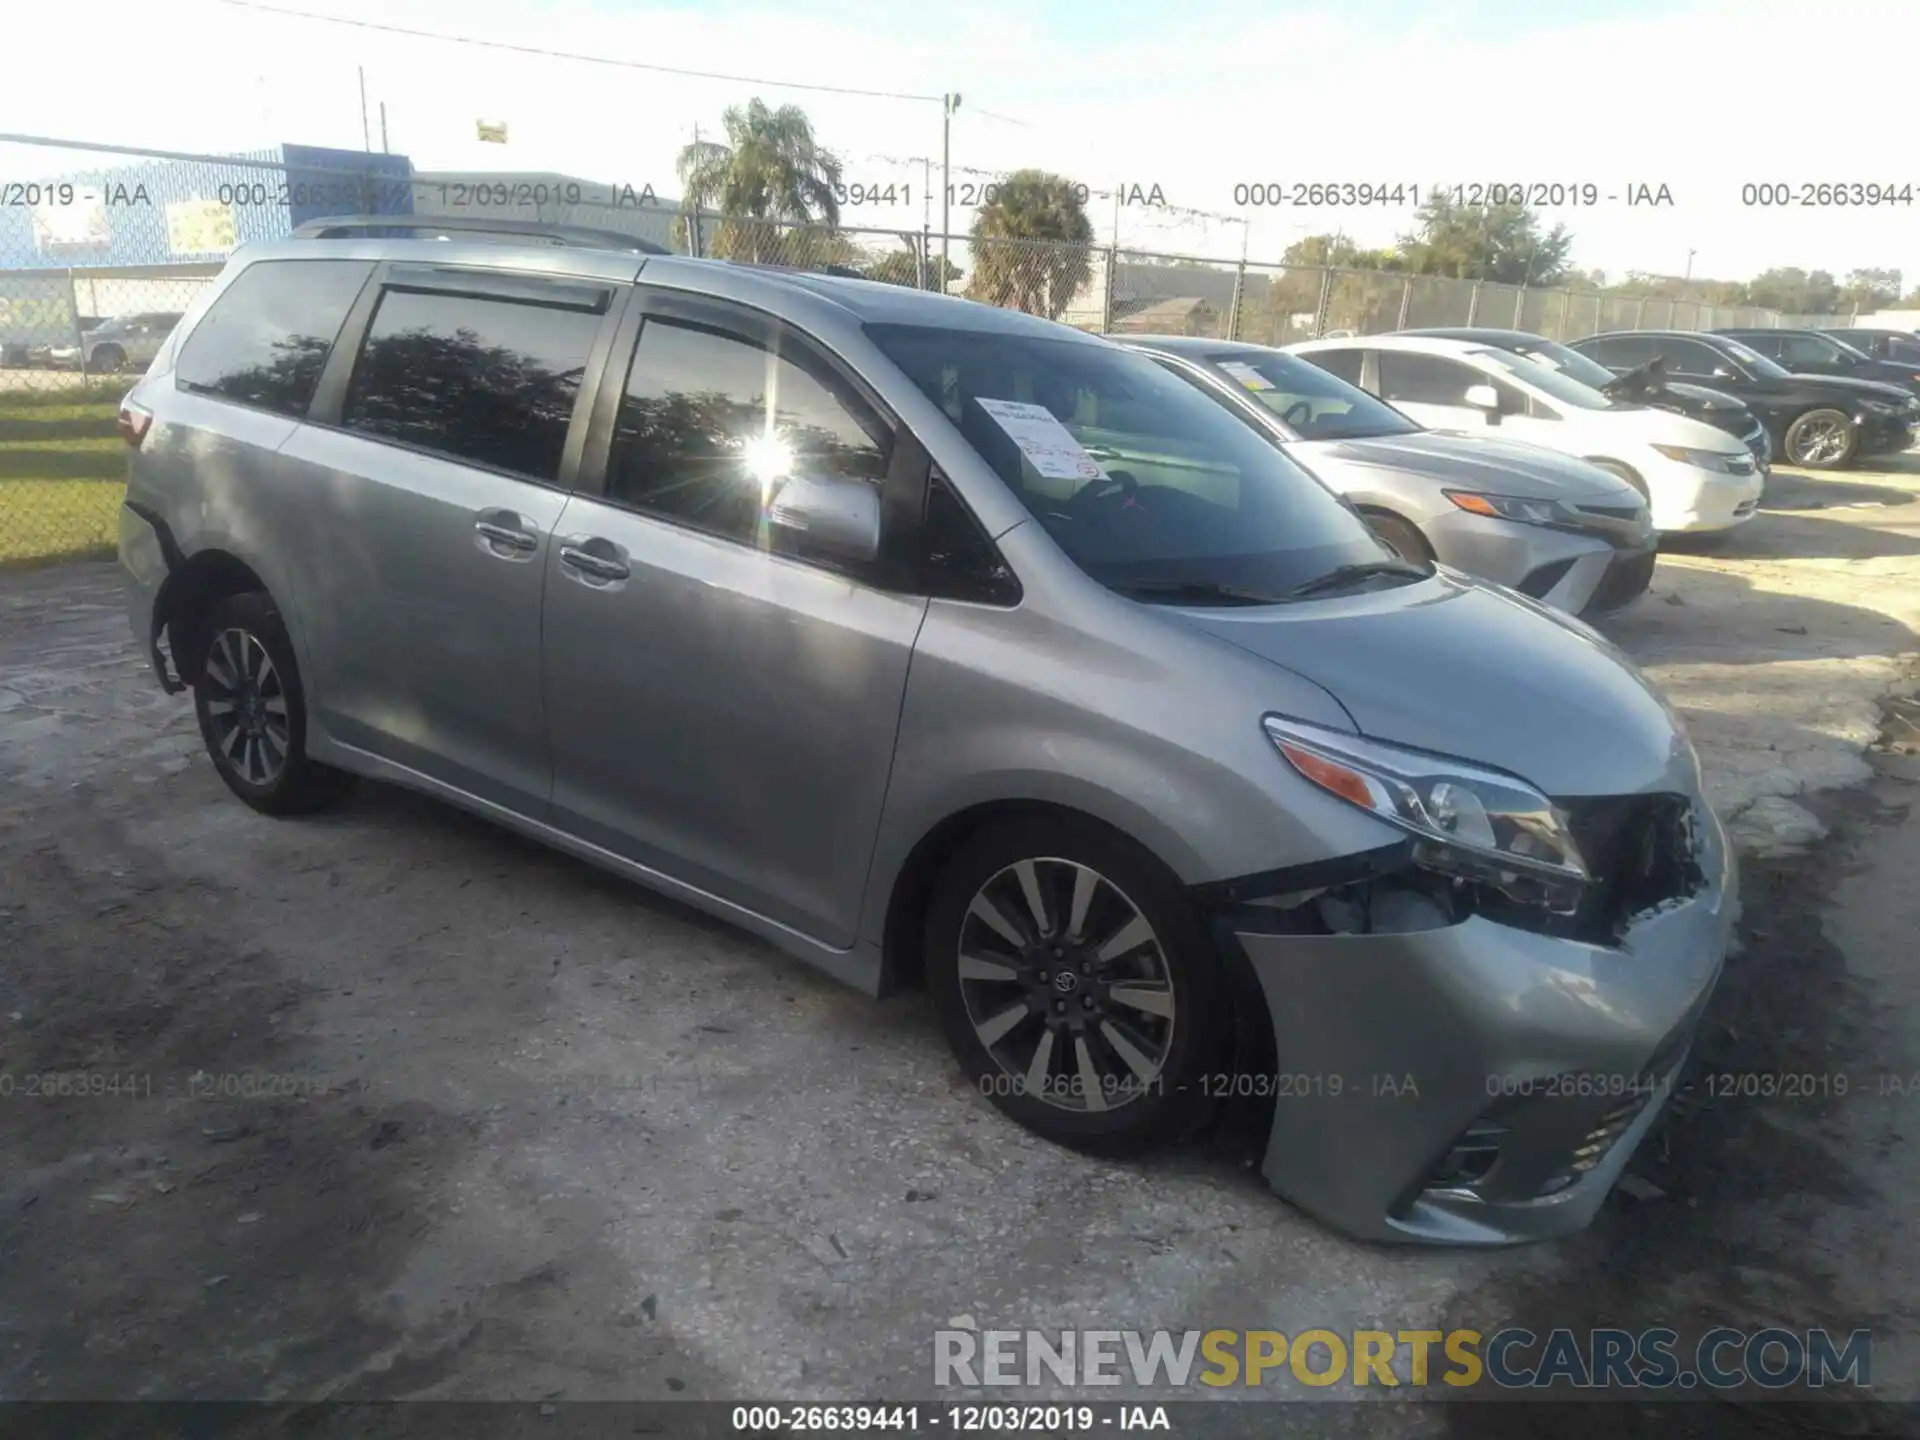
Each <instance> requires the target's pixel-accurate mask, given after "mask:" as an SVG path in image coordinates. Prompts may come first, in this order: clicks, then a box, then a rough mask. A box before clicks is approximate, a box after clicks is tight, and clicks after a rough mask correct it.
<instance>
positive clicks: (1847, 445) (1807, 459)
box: [1781, 410, 1860, 470]
mask: <svg viewBox="0 0 1920 1440" xmlns="http://www.w3.org/2000/svg"><path fill="white" fill-rule="evenodd" d="M1781 449H1782V450H1783V451H1785V458H1786V462H1787V463H1788V464H1789V465H1797V466H1799V467H1800V468H1801V469H1802V470H1844V469H1845V468H1846V467H1847V466H1849V465H1851V464H1852V463H1853V460H1854V456H1855V455H1856V454H1858V453H1859V450H1860V432H1859V430H1857V429H1856V428H1855V427H1854V424H1853V421H1852V419H1851V418H1850V417H1849V416H1848V415H1847V413H1846V412H1845V411H1843V410H1809V411H1807V413H1806V414H1804V415H1802V416H1799V417H1798V418H1797V419H1795V420H1794V422H1793V424H1791V425H1789V426H1788V427H1787V438H1786V443H1785V444H1784V445H1782V446H1781Z"/></svg>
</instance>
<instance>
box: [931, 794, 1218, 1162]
mask: <svg viewBox="0 0 1920 1440" xmlns="http://www.w3.org/2000/svg"><path fill="white" fill-rule="evenodd" d="M1036 908H1037V913H1036ZM1016 937H1017V939H1018V942H1019V943H1017V944H1016V943H1015V938H1016ZM926 956H927V961H926V978H927V988H928V991H929V992H930V993H931V994H932V996H933V1000H934V1004H935V1006H936V1007H937V1009H938V1011H939V1015H940V1021H941V1025H942V1028H943V1029H944V1030H945V1031H946V1035H947V1041H948V1043H949V1044H950V1045H951V1046H952V1048H953V1053H954V1055H955V1056H956V1057H957V1058H958V1060H959V1061H960V1065H961V1068H962V1069H963V1070H965V1071H966V1073H967V1078H968V1079H969V1080H970V1081H972V1082H973V1084H974V1085H975V1086H976V1087H978V1088H979V1090H980V1092H981V1093H982V1094H984V1095H985V1096H986V1097H987V1098H988V1099H989V1100H990V1101H991V1102H992V1103H993V1104H994V1106H995V1107H996V1108H998V1109H999V1110H1000V1111H1002V1112H1003V1113H1004V1114H1006V1115H1008V1116H1009V1117H1011V1118H1012V1119H1014V1120H1017V1121H1018V1122H1019V1123H1020V1124H1022V1125H1024V1126H1025V1127H1026V1128H1027V1129H1029V1130H1032V1131H1034V1132H1035V1133H1036V1134H1039V1135H1042V1136H1044V1137H1046V1138H1047V1139H1049V1140H1052V1141H1055V1142H1057V1143H1059V1144H1062V1145H1067V1146H1070V1147H1072V1148H1074V1149H1079V1150H1087V1151H1092V1152H1094V1153H1097V1154H1104V1155H1124V1154H1137V1153H1139V1152H1141V1151H1145V1150H1149V1149H1152V1148H1154V1147H1156V1146H1159V1145H1162V1144H1166V1143H1168V1142H1170V1141H1172V1140H1175V1139H1178V1138H1180V1137H1182V1136H1184V1135H1187V1134H1190V1133H1192V1131H1193V1130H1194V1129H1195V1128H1196V1127H1197V1126H1198V1125H1199V1124H1200V1123H1201V1122H1202V1121H1203V1120H1204V1119H1205V1118H1206V1117H1207V1115H1208V1114H1209V1113H1210V1111H1211V1109H1212V1104H1211V1101H1210V1099H1209V1096H1208V1089H1209V1087H1208V1084H1207V1077H1206V1071H1207V1068H1208V1067H1209V1066H1212V1065H1215V1064H1217V1063H1218V1061H1219V1060H1220V1058H1221V1056H1222V1054H1223V1053H1224V1050H1223V1046H1222V1044H1221V1033H1222V1032H1221V1024H1220V1022H1221V1010H1222V1008H1223V1007H1222V1006H1221V1005H1220V1003H1219V1000H1218V997H1219V996H1220V994H1221V993H1222V990H1223V984H1222V980H1221V965H1220V962H1219V959H1218V957H1217V956H1216V955H1215V954H1214V952H1213V948H1212V945H1211V943H1210V942H1209V940H1208V937H1207V933H1206V928H1205V926H1204V925H1203V923H1202V922H1201V919H1200V916H1199V914H1198V912H1197V911H1196V910H1195V909H1194V907H1193V905H1192V902H1191V901H1190V900H1189V899H1188V898H1187V895H1186V892H1185V890H1184V889H1183V888H1182V886H1181V885H1180V882H1179V881H1178V879H1177V878H1175V876H1174V875H1173V874H1172V873H1171V872H1169V871H1168V870H1167V868H1166V866H1164V865H1163V864H1161V863H1160V862H1159V861H1158V860H1157V859H1155V858H1154V857H1153V856H1152V855H1151V854H1149V853H1148V852H1147V851H1146V850H1144V849H1143V848H1141V847H1140V846H1139V845H1137V844H1135V843H1134V842H1133V841H1132V840H1129V839H1128V838H1126V837H1125V836H1123V835H1120V834H1118V833H1117V832H1115V831H1112V830H1109V829H1108V828H1106V827H1105V826H1103V825H1100V824H1098V823H1097V822H1094V821H1092V820H1088V819H1086V818H1084V817H1079V816H1074V815H1067V814H1060V813H1040V814H1033V815H1027V816H1022V817H1019V818H1017V819H1008V820H1005V821H1001V822H999V823H996V824H992V825H989V826H988V827H987V828H985V829H983V830H982V831H980V832H979V833H978V834H977V835H975V836H974V837H973V838H972V839H971V840H969V841H967V842H966V844H964V845H963V846H962V847H961V848H960V850H959V851H958V852H957V853H956V854H955V855H954V856H953V858H952V859H951V860H949V861H948V862H947V866H946V868H945V869H944V870H943V871H942V872H941V874H940V877H939V879H938V880H937V881H936V882H935V886H934V894H933V902H932V904H931V906H930V907H929V912H928V918H927V949H926ZM1214 1088H1216V1089H1217V1088H1218V1087H1214Z"/></svg>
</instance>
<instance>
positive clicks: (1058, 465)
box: [974, 399, 1107, 480]
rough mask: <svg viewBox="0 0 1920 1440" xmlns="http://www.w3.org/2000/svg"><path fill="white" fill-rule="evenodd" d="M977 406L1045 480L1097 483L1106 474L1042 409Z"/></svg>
mask: <svg viewBox="0 0 1920 1440" xmlns="http://www.w3.org/2000/svg"><path fill="white" fill-rule="evenodd" d="M974 403H975V404H977V405H978V406H979V407H980V408H981V409H982V410H984V411H986V412H987V414H989V415H991V416H992V417H993V419H994V423H996V424H997V425H999V427H1000V428H1001V429H1002V430H1004V431H1006V432H1007V438H1008V439H1010V440H1012V441H1013V443H1014V444H1015V445H1017V446H1019V447H1020V453H1021V454H1022V455H1024V456H1025V457H1026V459H1027V463H1028V464H1029V465H1031V466H1033V468H1034V469H1035V470H1036V471H1037V472H1038V473H1039V474H1040V476H1041V477H1042V478H1043V479H1047V480H1100V479H1104V478H1105V476H1106V473H1107V472H1106V471H1104V470H1102V469H1101V468H1100V462H1099V461H1098V460H1095V459H1094V458H1093V457H1092V456H1091V455H1089V454H1088V453H1087V452H1086V451H1085V450H1084V449H1082V448H1081V445H1080V442H1079V441H1078V440H1076V439H1074V438H1073V433H1072V432H1071V431H1070V430H1068V429H1067V427H1066V426H1064V425H1062V424H1061V423H1060V422H1059V420H1057V419H1055V418H1054V414H1053V412H1052V411H1051V410H1049V409H1047V407H1046V406H1044V405H1031V404H1028V403H1027V402H1026V401H1024V400H982V399H976V400H975V402H974Z"/></svg>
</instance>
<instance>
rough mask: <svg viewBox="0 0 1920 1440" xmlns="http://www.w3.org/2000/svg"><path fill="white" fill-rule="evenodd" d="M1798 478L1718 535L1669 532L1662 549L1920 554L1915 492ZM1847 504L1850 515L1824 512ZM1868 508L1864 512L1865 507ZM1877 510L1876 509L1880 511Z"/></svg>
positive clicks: (1779, 554)
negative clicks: (1839, 489) (1830, 490)
mask: <svg viewBox="0 0 1920 1440" xmlns="http://www.w3.org/2000/svg"><path fill="white" fill-rule="evenodd" d="M1813 483H1814V484H1818V485H1820V486H1821V488H1820V489H1819V490H1815V489H1813V488H1811V486H1810V485H1809V486H1807V487H1805V488H1803V487H1802V486H1801V485H1799V484H1796V485H1795V486H1794V487H1793V488H1792V489H1791V490H1790V491H1789V492H1787V493H1786V494H1784V495H1782V496H1781V497H1779V498H1778V499H1777V500H1776V499H1775V498H1773V497H1769V499H1768V502H1767V506H1766V508H1764V509H1763V510H1762V511H1761V512H1760V513H1759V514H1758V515H1756V516H1755V517H1754V518H1753V519H1752V520H1750V521H1748V522H1747V523H1746V524H1745V525H1742V526H1741V527H1740V528H1739V529H1737V530H1732V531H1725V532H1722V533H1720V534H1717V535H1669V536H1664V537H1662V539H1661V541H1660V553H1661V554H1662V555H1701V556H1705V557H1707V558H1709V559H1716V560H1761V559H1768V560H1773V559H1778V560H1876V559H1882V558H1886V557H1892V556H1904V555H1920V506H1915V505H1913V501H1914V499H1915V498H1916V497H1915V496H1913V495H1911V494H1909V493H1908V492H1906V491H1904V490H1896V489H1893V488H1891V487H1888V486H1873V487H1864V486H1848V487H1846V490H1847V491H1849V492H1852V493H1854V494H1856V495H1859V494H1861V493H1864V492H1866V491H1867V490H1868V489H1869V488H1870V489H1871V491H1872V493H1873V494H1875V495H1877V496H1880V497H1883V498H1878V499H1862V498H1853V499H1849V498H1845V495H1844V493H1843V495H1842V496H1840V497H1829V496H1828V495H1826V494H1825V493H1824V491H1825V484H1826V482H1813ZM1841 509H1845V510H1847V511H1848V512H1849V514H1848V516H1847V518H1846V519H1841V518H1839V517H1837V516H1830V515H1828V514H1825V513H1823V512H1826V511H1834V510H1841ZM1863 511H1865V512H1866V513H1863ZM1876 512H1878V513H1876Z"/></svg>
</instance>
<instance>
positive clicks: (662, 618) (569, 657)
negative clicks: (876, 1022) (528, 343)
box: [543, 291, 926, 947]
mask: <svg viewBox="0 0 1920 1440" xmlns="http://www.w3.org/2000/svg"><path fill="white" fill-rule="evenodd" d="M645 293H646V292H644V291H642V295H644V294H645ZM635 310H636V314H635V316H634V317H632V318H631V319H630V320H629V326H628V328H629V329H631V328H632V326H633V324H634V323H635V321H637V320H639V316H640V314H642V313H644V317H645V318H644V321H643V322H641V323H640V324H639V332H638V340H637V344H636V345H629V344H627V343H626V342H624V341H623V342H622V343H621V347H620V349H619V350H617V351H616V354H615V360H614V363H613V364H612V365H610V366H609V370H608V377H609V378H608V385H607V391H608V393H607V394H606V395H605V396H604V397H603V400H602V405H603V407H604V409H603V410H602V411H600V412H597V413H596V419H595V423H594V431H593V435H594V436H595V437H600V436H601V431H602V428H603V426H604V428H605V430H606V432H607V434H606V436H605V437H604V438H590V440H589V451H588V460H587V468H586V469H585V470H583V476H582V481H581V492H582V493H580V494H578V495H576V496H575V497H574V499H573V500H572V501H571V502H570V503H569V504H568V506H567V509H566V512H565V514H564V515H563V516H562V517H561V521H560V526H559V531H558V533H557V535H556V537H555V541H554V547H555V548H554V551H553V554H552V555H551V557H550V558H549V561H548V564H547V568H546V613H545V627H544V645H543V653H544V666H543V668H544V674H545V684H546V694H547V717H548V721H547V723H548V734H549V736H550V737H551V751H552V754H553V763H554V783H553V813H554V820H555V823H557V824H559V825H560V826H562V827H563V828H565V829H567V830H570V831H572V832H573V833H575V834H577V835H579V836H580V837H581V838H583V839H586V840H589V841H591V842H593V843H595V844H598V845H601V846H603V847H605V848H607V849H609V850H612V851H614V852H615V853H617V854H620V855H623V856H626V857H627V858H629V859H632V860H635V861H637V862H638V863H640V864H643V865H646V866H648V867H650V868H653V869H656V870H660V871H663V872H664V873H666V874H667V875H669V876H672V877H673V878H675V879H678V880H680V881H682V882H683V883H686V884H690V885H693V886H695V887H696V888H698V889H701V890H704V891H707V892H708V893H710V894H714V895H718V896H720V897H721V898H723V899H726V900H728V901H731V902H732V903H734V904H737V905H741V906H744V907H745V908H747V909H749V910H752V911H755V912H757V913H758V914H761V915H764V916H766V917H768V918H770V919H773V920H776V921H778V922H779V923H781V924H784V925H788V926H790V927H792V928H794V929H797V930H799V931H801V932H802V933H804V934H806V935H809V936H811V937H812V938H813V939H815V940H818V941H821V942H823V943H826V944H828V945H833V946H839V947H844V946H847V945H850V944H852V943H853V940H854V938H855V934H856V931H857V926H858V919H859V914H860V903H861V899H862V896H863V894H864V892H865V886H866V877H867V866H868V862H869V861H870V859H871V857H872V852H873V844H874V837H875V834H876V832H877V829H878V826H879V821H880V812H881V807H882V804H883V802H884V800H885V798H886V788H887V779H888V776H889V774H890V771H891V767H892V763H893V749H894V740H895V736H896V733H897V730H898V726H899V717H900V706H901V700H902V696H903V694H904V692H905V687H906V678H907V666H908V662H909V660H910V658H911V656H912V653H913V644H914V640H915V638H916V636H917V635H918V633H919V629H920V622H921V620H922V618H923V616H924V615H925V612H926V601H925V600H924V599H923V598H920V597H917V596H913V595H908V594H902V593H898V592H897V591H895V590H889V589H886V588H883V587H882V586H880V585H878V584H876V583H873V582H874V580H875V578H876V575H877V572H876V573H875V574H873V575H870V574H866V573H863V572H862V570H861V569H860V568H859V567H839V566H835V565H834V564H832V563H829V562H827V561H825V560H822V559H820V558H817V557H809V556H807V555H806V554H804V553H788V552H787V551H785V550H783V549H782V548H781V546H780V542H779V541H778V540H777V538H776V537H775V536H774V535H773V534H772V533H771V532H770V531H769V529H768V527H767V526H766V524H765V522H764V519H763V516H762V509H763V492H764V489H765V487H766V486H767V485H768V483H769V481H770V479H771V477H773V476H775V475H777V474H779V473H782V472H785V473H803V474H818V473H832V474H838V475H844V476H856V477H859V478H862V479H866V480H870V481H871V482H872V483H873V484H875V485H876V486H881V485H884V484H885V483H886V479H887V476H888V473H889V461H890V457H891V453H892V444H893V434H892V428H891V426H890V425H889V423H888V422H887V421H886V420H885V419H883V418H882V416H881V415H880V413H879V411H878V407H877V405H875V404H874V403H871V402H870V401H868V400H867V399H865V398H863V396H862V395H861V393H860V392H859V390H858V388H857V386H856V385H855V383H854V382H853V381H852V380H851V379H850V378H849V377H848V376H847V375H846V374H845V373H844V372H843V371H842V370H840V369H839V368H838V367H837V366H836V365H835V364H834V363H833V362H831V361H830V359H829V358H828V357H827V356H826V355H825V353H824V352H823V351H822V350H821V349H819V348H818V347H817V346H815V345H814V344H812V343H810V342H809V341H808V340H807V339H806V338H805V337H803V336H800V335H798V334H796V333H795V332H794V331H792V330H790V329H787V328H785V327H783V326H780V325H778V324H777V323H776V322H773V321H771V320H769V319H767V318H766V317H764V316H761V315H758V314H757V313H756V312H750V311H746V310H740V309H736V308H734V307H731V306H727V305H724V304H721V303H719V302H708V301H695V300H690V299H668V298H666V297H664V296H655V297H653V298H651V299H646V300H644V301H639V300H638V299H637V303H636V307H635ZM629 359H630V363H629ZM623 379H624V384H622V383H621V382H622V380H623ZM603 445H604V446H605V449H604V450H602V448H601V447H602V446H603ZM602 456H604V472H605V473H604V485H603V487H601V493H598V494H592V493H587V492H588V491H590V490H592V489H593V488H595V487H594V485H593V479H592V477H591V476H590V475H589V473H588V471H590V470H591V469H593V468H595V467H597V466H598V465H599V463H600V461H601V458H602Z"/></svg>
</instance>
